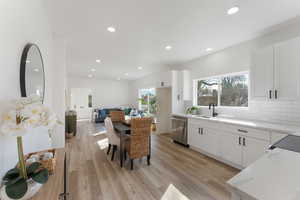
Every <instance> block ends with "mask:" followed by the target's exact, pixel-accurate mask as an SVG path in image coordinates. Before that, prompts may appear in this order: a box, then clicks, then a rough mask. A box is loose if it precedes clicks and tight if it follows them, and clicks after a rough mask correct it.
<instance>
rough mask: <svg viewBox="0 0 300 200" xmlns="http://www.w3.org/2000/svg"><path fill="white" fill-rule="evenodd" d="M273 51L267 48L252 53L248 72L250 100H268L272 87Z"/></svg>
mask: <svg viewBox="0 0 300 200" xmlns="http://www.w3.org/2000/svg"><path fill="white" fill-rule="evenodd" d="M273 54H274V49H273V47H268V48H265V49H260V50H257V51H255V52H254V54H253V56H252V65H251V72H250V79H251V97H252V99H259V100H265V99H270V95H272V91H273V85H274V82H273V81H274V78H273V77H274V72H273V71H274V62H273V61H274V59H273V57H274V56H273Z"/></svg>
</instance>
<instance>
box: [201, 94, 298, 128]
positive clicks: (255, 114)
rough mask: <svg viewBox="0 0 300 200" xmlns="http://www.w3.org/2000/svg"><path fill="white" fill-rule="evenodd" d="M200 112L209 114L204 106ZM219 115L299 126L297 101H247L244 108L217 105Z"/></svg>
mask: <svg viewBox="0 0 300 200" xmlns="http://www.w3.org/2000/svg"><path fill="white" fill-rule="evenodd" d="M200 110H201V111H200V112H201V114H209V113H210V112H209V110H208V109H207V108H205V107H203V108H201V109H200ZM216 111H217V112H218V113H219V115H220V116H224V117H232V118H240V119H249V120H258V121H267V122H272V123H280V124H290V125H298V126H300V102H299V101H284V102H283V101H281V102H280V101H254V100H252V101H249V107H248V108H247V109H246V108H224V107H217V108H216Z"/></svg>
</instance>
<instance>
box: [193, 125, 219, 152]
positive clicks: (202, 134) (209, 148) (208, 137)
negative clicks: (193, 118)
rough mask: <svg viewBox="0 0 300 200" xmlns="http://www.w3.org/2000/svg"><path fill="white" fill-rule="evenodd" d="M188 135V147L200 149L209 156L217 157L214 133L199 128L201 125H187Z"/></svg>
mask: <svg viewBox="0 0 300 200" xmlns="http://www.w3.org/2000/svg"><path fill="white" fill-rule="evenodd" d="M188 133H189V135H188V143H189V145H191V146H193V147H196V148H198V149H201V150H203V151H205V152H207V153H209V154H212V155H217V153H218V136H217V134H216V131H214V130H213V129H210V128H206V127H204V126H201V124H189V125H188Z"/></svg>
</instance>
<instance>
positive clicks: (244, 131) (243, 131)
mask: <svg viewBox="0 0 300 200" xmlns="http://www.w3.org/2000/svg"><path fill="white" fill-rule="evenodd" d="M238 132H241V133H248V131H246V130H243V129H238Z"/></svg>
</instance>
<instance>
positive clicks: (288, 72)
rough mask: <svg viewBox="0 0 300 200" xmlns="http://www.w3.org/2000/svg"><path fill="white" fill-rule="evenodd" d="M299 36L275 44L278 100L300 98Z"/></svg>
mask: <svg viewBox="0 0 300 200" xmlns="http://www.w3.org/2000/svg"><path fill="white" fill-rule="evenodd" d="M299 54H300V38H296V39H293V40H289V41H286V42H282V43H279V44H277V45H275V88H274V89H275V90H276V91H277V99H279V100H298V99H300V56H299Z"/></svg>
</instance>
